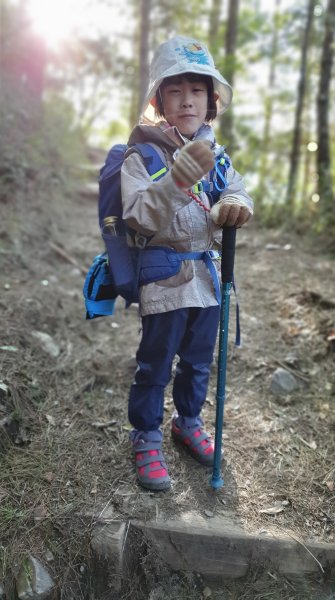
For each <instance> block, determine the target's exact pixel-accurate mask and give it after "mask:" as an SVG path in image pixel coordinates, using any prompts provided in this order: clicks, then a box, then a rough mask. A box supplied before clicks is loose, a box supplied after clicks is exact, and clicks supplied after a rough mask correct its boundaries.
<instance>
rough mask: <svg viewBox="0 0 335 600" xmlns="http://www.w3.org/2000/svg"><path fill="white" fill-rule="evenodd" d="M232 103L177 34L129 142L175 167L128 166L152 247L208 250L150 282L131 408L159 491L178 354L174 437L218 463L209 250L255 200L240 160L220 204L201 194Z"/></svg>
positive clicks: (200, 51) (144, 466) (132, 196)
mask: <svg viewBox="0 0 335 600" xmlns="http://www.w3.org/2000/svg"><path fill="white" fill-rule="evenodd" d="M231 99H232V89H231V87H230V86H229V84H228V83H227V81H226V80H225V79H224V78H223V77H222V75H221V74H220V73H219V72H218V71H217V70H216V68H215V66H214V62H213V59H212V56H211V55H210V53H209V52H208V49H207V47H206V46H205V45H204V44H203V43H202V42H199V41H198V40H195V39H189V38H183V37H175V38H173V39H170V40H168V41H167V42H165V43H163V44H162V45H161V46H159V48H158V49H157V51H156V53H155V55H154V58H153V61H152V65H151V83H150V85H149V90H148V93H147V95H146V98H145V101H144V107H143V113H142V119H141V124H140V125H138V126H137V127H135V128H134V130H133V131H132V133H131V136H130V139H129V142H128V144H129V145H132V144H136V143H143V142H146V143H150V144H151V145H153V146H154V147H155V149H156V150H157V151H158V153H159V154H160V156H161V157H162V159H163V161H164V163H165V164H166V165H167V167H168V171H167V173H166V174H165V175H164V177H162V178H160V179H159V180H158V181H153V180H152V179H151V177H150V175H149V174H148V172H147V170H146V167H145V164H144V162H143V159H142V157H141V156H140V154H139V153H137V152H136V151H132V149H130V150H129V151H128V154H127V155H126V159H125V161H124V164H123V167H122V172H121V182H122V202H123V215H124V219H125V220H126V222H127V224H128V225H129V226H130V227H131V228H132V229H134V230H135V231H136V232H138V233H139V234H140V235H141V236H142V238H143V236H145V237H146V239H147V248H149V249H150V248H151V247H153V246H155V247H157V246H158V247H164V248H170V249H171V248H172V249H174V250H175V251H177V252H178V253H185V252H199V254H200V253H202V255H201V259H200V260H198V259H194V260H192V259H190V260H187V259H186V260H183V261H182V263H181V269H180V271H179V272H178V273H176V274H174V275H172V276H170V277H167V278H165V279H161V280H158V281H154V282H151V283H148V284H146V285H142V286H141V288H140V312H141V317H142V339H141V342H140V345H139V348H138V351H137V355H136V358H137V364H138V367H137V371H136V374H135V381H134V383H133V384H132V386H131V389H130V396H129V408H128V414H129V421H130V423H131V425H132V426H133V428H134V429H133V430H132V432H131V435H130V439H131V442H132V444H133V449H134V455H135V465H136V473H137V479H138V481H139V483H140V484H141V485H142V486H143V487H144V488H147V489H150V490H165V489H168V488H169V487H170V484H171V482H170V477H169V474H168V468H167V465H166V463H165V460H164V456H163V453H162V431H161V429H160V427H161V425H162V421H163V405H164V390H165V387H166V385H167V384H168V382H169V380H170V378H171V370H172V362H173V359H174V357H175V356H176V355H177V356H178V359H179V362H178V364H177V367H176V373H175V378H174V383H173V401H174V404H175V408H176V414H175V416H174V417H173V419H172V429H171V433H172V437H173V439H174V440H175V441H177V442H179V443H181V444H182V445H184V446H185V448H187V450H188V451H189V453H190V454H191V456H192V457H193V458H194V459H195V460H197V461H198V462H199V463H201V464H203V465H205V466H210V465H212V464H213V457H214V444H213V441H212V438H211V436H210V434H209V433H207V432H206V431H205V428H204V425H203V421H202V419H201V417H200V413H201V409H202V406H203V404H204V402H205V399H206V392H207V386H208V379H209V374H210V367H211V363H212V361H213V353H214V348H215V343H216V337H217V331H218V323H219V313H220V307H219V302H220V298H219V297H218V293H217V290H218V288H219V285H218V282H217V281H216V280H215V279H217V269H218V270H219V264H218V266H217V267H215V269H213V266H212V265H213V264H214V261H213V263H212V258H211V254H210V252H209V251H210V250H211V249H212V248H213V246H214V244H215V236H216V237H217V238H218V240H220V239H221V238H220V226H222V225H223V224H226V225H231V226H235V227H240V226H241V225H243V224H244V223H246V221H247V220H248V219H249V217H250V216H251V214H252V211H253V203H252V200H251V198H250V197H249V196H248V194H247V193H246V191H245V189H244V187H243V183H242V178H241V176H240V175H239V174H238V173H237V171H235V170H234V168H233V167H232V166H231V165H230V166H229V168H228V170H227V174H226V178H227V187H226V188H225V189H224V190H223V191H222V192H221V194H220V197H219V199H218V201H217V202H216V203H215V205H214V206H213V207H212V208H211V203H212V202H211V200H212V199H211V194H210V193H204V192H203V191H201V185H199V182H200V181H201V182H202V183H203V184H205V182H207V183H208V182H209V181H210V176H209V172H210V171H211V170H212V169H213V166H214V155H216V154H218V152H220V148H221V147H220V146H218V144H216V141H215V138H214V133H213V129H212V127H211V123H212V121H213V120H214V119H215V117H216V115H217V113H222V112H223V111H225V110H227V108H228V107H229V105H230V103H231ZM221 152H222V148H221ZM203 187H205V185H203ZM192 190H193V192H192V193H190V192H191V191H192ZM144 253H145V250H144ZM197 258H198V257H197ZM216 262H217V263H218V261H216ZM209 263H211V264H209ZM213 272H214V273H213Z"/></svg>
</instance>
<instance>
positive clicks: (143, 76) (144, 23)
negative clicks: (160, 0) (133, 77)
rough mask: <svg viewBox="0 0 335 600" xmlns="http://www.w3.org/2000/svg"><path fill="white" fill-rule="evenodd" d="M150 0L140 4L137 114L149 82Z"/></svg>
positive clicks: (143, 0)
mask: <svg viewBox="0 0 335 600" xmlns="http://www.w3.org/2000/svg"><path fill="white" fill-rule="evenodd" d="M150 9H151V0H141V5H140V68H139V75H140V82H139V83H140V88H139V96H138V114H139V115H140V114H141V110H142V104H143V100H144V98H145V94H146V92H147V88H148V83H149V33H150Z"/></svg>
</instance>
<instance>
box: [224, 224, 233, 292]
mask: <svg viewBox="0 0 335 600" xmlns="http://www.w3.org/2000/svg"><path fill="white" fill-rule="evenodd" d="M235 242H236V227H235V226H234V225H233V226H232V227H229V226H228V225H223V227H222V258H221V279H222V283H231V282H232V281H233V272H234V259H235Z"/></svg>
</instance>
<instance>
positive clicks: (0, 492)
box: [0, 488, 9, 501]
mask: <svg viewBox="0 0 335 600" xmlns="http://www.w3.org/2000/svg"><path fill="white" fill-rule="evenodd" d="M8 495H9V494H8V492H6V490H4V489H3V488H0V501H1V500H3V499H4V498H6V496H8Z"/></svg>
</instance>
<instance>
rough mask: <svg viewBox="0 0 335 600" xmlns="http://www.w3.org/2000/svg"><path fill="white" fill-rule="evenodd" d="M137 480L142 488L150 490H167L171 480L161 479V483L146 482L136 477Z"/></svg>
mask: <svg viewBox="0 0 335 600" xmlns="http://www.w3.org/2000/svg"><path fill="white" fill-rule="evenodd" d="M137 482H138V483H139V485H140V486H141V487H142V488H144V489H145V490H150V491H151V492H163V491H164V490H169V489H170V487H171V481H163V482H162V483H146V482H144V481H141V480H140V479H139V477H137Z"/></svg>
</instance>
